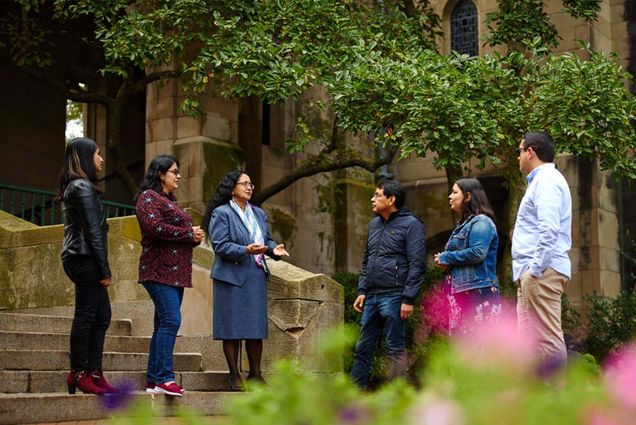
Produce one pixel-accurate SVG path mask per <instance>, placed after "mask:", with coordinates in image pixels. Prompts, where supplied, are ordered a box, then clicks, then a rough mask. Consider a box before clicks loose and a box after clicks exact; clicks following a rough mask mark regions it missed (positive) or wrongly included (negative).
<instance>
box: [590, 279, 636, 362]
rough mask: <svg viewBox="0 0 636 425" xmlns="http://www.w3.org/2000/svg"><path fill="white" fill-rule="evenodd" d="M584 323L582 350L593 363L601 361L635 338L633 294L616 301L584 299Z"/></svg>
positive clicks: (595, 296) (594, 297)
mask: <svg viewBox="0 0 636 425" xmlns="http://www.w3.org/2000/svg"><path fill="white" fill-rule="evenodd" d="M585 302H586V315H587V322H588V329H587V337H586V339H585V347H586V349H587V351H588V352H589V353H591V354H592V355H594V356H595V357H596V358H597V359H600V360H602V359H605V358H606V357H607V356H608V355H609V354H611V353H613V352H616V351H617V350H618V349H620V348H621V347H622V346H623V345H625V344H626V343H628V342H629V341H631V340H632V339H633V338H634V337H636V315H635V314H634V312H636V292H635V291H633V290H632V291H625V292H621V293H619V294H618V295H617V296H616V297H604V296H601V295H599V294H596V293H594V294H591V295H587V296H585Z"/></svg>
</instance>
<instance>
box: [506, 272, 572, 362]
mask: <svg viewBox="0 0 636 425" xmlns="http://www.w3.org/2000/svg"><path fill="white" fill-rule="evenodd" d="M568 282H569V279H568V278H567V277H566V276H564V275H562V274H560V273H558V272H556V271H555V270H554V269H551V268H547V269H546V270H545V271H544V272H543V276H541V277H534V276H532V275H531V274H530V271H526V272H525V273H524V274H523V276H521V279H519V286H518V288H517V325H518V327H519V332H520V333H521V335H523V336H524V337H528V338H532V339H533V340H534V341H535V343H536V349H535V352H534V353H533V354H534V355H536V356H538V357H541V358H548V357H549V358H555V359H556V358H560V359H562V360H565V359H566V358H567V351H566V348H565V342H564V340H563V330H562V329H561V295H563V291H564V289H565V287H566V286H567V284H568Z"/></svg>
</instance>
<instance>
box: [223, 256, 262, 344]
mask: <svg viewBox="0 0 636 425" xmlns="http://www.w3.org/2000/svg"><path fill="white" fill-rule="evenodd" d="M249 263H250V264H248V265H247V267H249V268H250V269H249V271H248V272H247V278H246V280H245V283H244V284H243V286H236V285H232V284H230V283H227V282H224V281H222V280H217V279H214V286H213V289H212V292H213V308H214V313H213V317H212V318H213V327H214V329H213V337H214V339H267V276H266V275H265V272H264V271H263V269H261V268H259V267H258V266H257V265H256V263H255V262H254V261H250V262H249Z"/></svg>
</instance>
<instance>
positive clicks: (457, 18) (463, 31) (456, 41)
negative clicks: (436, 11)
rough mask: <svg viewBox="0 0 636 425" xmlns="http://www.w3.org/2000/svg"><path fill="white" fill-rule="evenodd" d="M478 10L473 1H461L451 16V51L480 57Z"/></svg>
mask: <svg viewBox="0 0 636 425" xmlns="http://www.w3.org/2000/svg"><path fill="white" fill-rule="evenodd" d="M478 34H479V33H478V31H477V8H476V7H475V4H474V3H473V2H472V1H471V0H460V1H459V2H458V3H457V4H456V5H455V8H454V9H453V13H452V14H451V50H452V51H454V52H457V53H461V54H467V55H468V56H478V55H479V44H478Z"/></svg>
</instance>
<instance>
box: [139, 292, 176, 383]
mask: <svg viewBox="0 0 636 425" xmlns="http://www.w3.org/2000/svg"><path fill="white" fill-rule="evenodd" d="M143 285H144V288H146V291H148V294H149V295H150V298H152V302H153V303H154V305H155V322H154V323H155V328H154V330H153V332H152V338H151V339H150V350H149V352H148V374H147V378H148V382H151V383H153V384H164V383H166V382H170V381H174V380H175V374H174V371H173V359H172V356H173V352H174V345H175V343H176V340H177V333H178V332H179V327H180V326H181V302H182V301H183V288H177V287H174V286H168V285H164V284H163V283H155V282H144V283H143Z"/></svg>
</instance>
